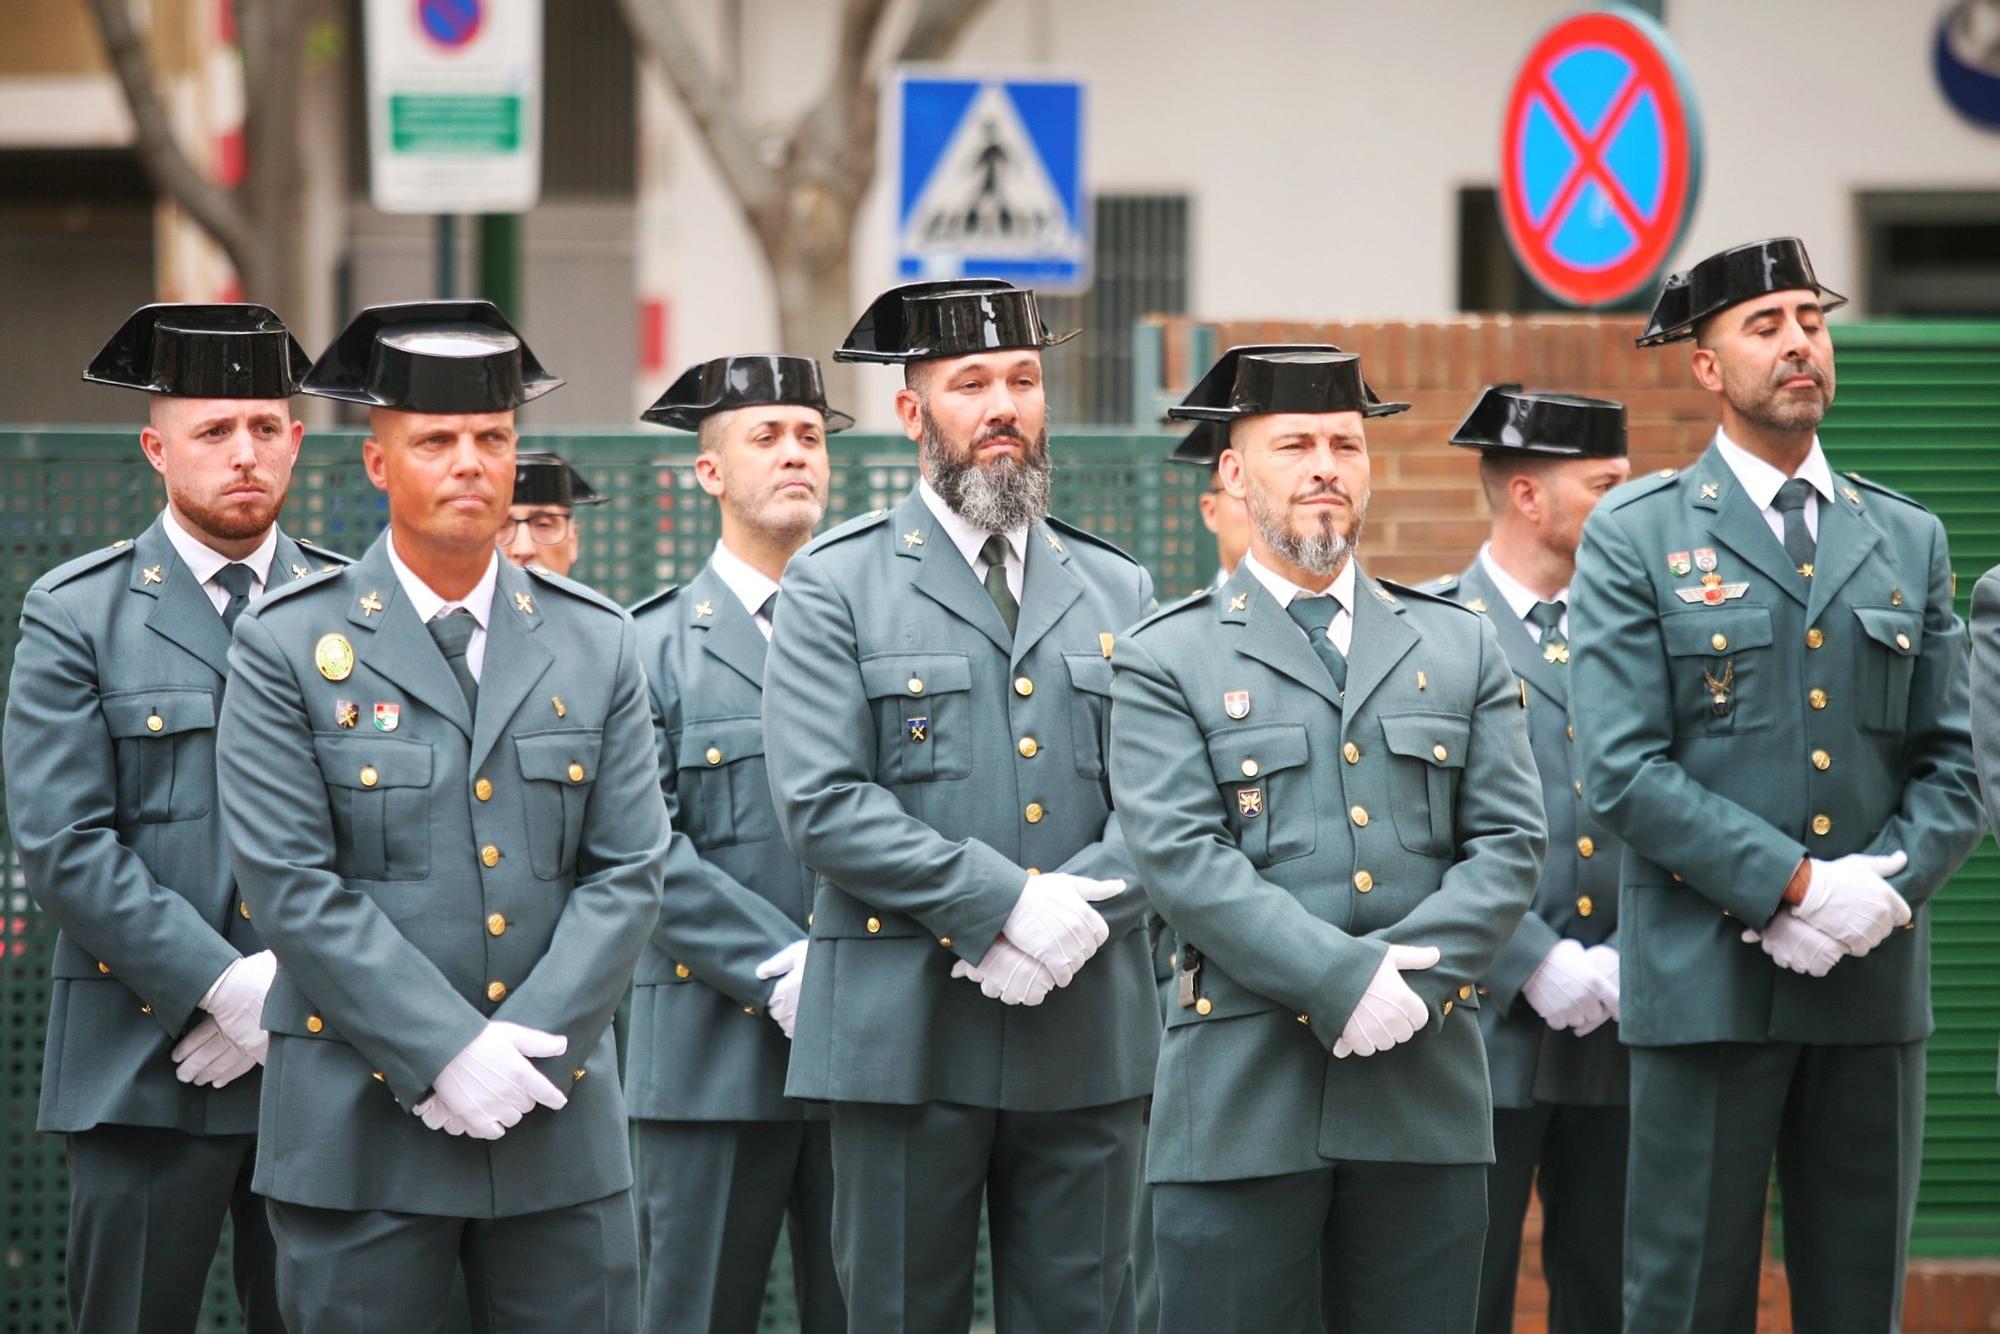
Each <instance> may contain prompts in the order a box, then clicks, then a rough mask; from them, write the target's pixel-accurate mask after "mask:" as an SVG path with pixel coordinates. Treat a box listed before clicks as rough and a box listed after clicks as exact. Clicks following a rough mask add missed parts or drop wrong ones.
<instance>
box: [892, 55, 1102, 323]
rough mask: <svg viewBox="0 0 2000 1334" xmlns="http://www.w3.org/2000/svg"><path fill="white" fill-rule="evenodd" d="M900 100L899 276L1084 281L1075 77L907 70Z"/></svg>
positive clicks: (1086, 242)
mask: <svg viewBox="0 0 2000 1334" xmlns="http://www.w3.org/2000/svg"><path fill="white" fill-rule="evenodd" d="M896 107H897V111H898V113H899V114H898V131H897V139H898V143H897V154H896V156H897V165H898V168H899V171H898V175H897V186H896V272H897V274H898V276H900V277H902V278H905V279H924V278H1005V279H1007V280H1008V281H1010V282H1015V283H1020V284H1021V285H1023V286H1032V287H1040V288H1070V289H1075V288H1081V287H1084V286H1087V285H1088V284H1089V281H1090V196H1089V193H1088V191H1087V190H1086V188H1085V183H1084V177H1083V111H1084V88H1083V84H1082V83H1081V82H1079V81H1077V80H1074V79H997V78H995V79H979V78H966V77H963V76H959V77H948V76H943V75H932V74H924V73H917V72H906V73H904V74H903V75H902V76H901V77H900V78H899V79H898V81H897V84H896Z"/></svg>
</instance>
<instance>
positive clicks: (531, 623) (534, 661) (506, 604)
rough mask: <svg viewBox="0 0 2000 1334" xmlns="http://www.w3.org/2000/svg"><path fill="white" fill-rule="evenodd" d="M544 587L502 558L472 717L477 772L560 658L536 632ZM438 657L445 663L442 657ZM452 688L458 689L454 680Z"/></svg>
mask: <svg viewBox="0 0 2000 1334" xmlns="http://www.w3.org/2000/svg"><path fill="white" fill-rule="evenodd" d="M541 591H542V589H541V586H540V585H539V584H538V583H536V582H535V580H534V578H533V577H532V576H531V575H528V574H526V573H524V572H522V571H521V570H520V569H518V568H516V566H515V565H514V563H513V562H512V561H505V560H503V561H501V562H500V578H499V581H498V583H497V584H496V586H495V587H494V590H493V614H492V616H491V617H490V618H489V619H490V623H489V624H488V625H487V627H486V660H485V663H484V664H483V665H482V666H481V667H480V670H479V708H478V709H477V710H476V711H475V712H474V714H473V719H472V756H471V759H470V761H469V762H470V764H471V766H472V771H473V772H474V773H477V772H478V771H479V768H480V766H481V765H483V764H485V763H486V757H487V756H488V755H491V754H492V753H493V747H494V746H496V745H498V744H499V742H500V734H501V733H502V732H504V731H506V730H507V724H508V722H509V721H511V720H512V718H513V717H514V711H515V710H517V709H519V708H520V707H521V701H523V700H525V699H526V698H527V697H528V692H529V691H531V690H533V689H534V688H535V683H536V682H537V681H539V680H541V679H542V676H543V675H544V674H545V673H546V672H547V671H548V670H549V667H550V665H551V664H552V663H554V662H555V660H556V655H555V654H553V653H551V652H550V651H549V650H548V647H547V646H546V645H544V644H543V643H542V642H541V640H540V638H539V637H538V636H537V635H536V633H535V632H536V631H537V630H539V629H540V628H541V625H542V611H541V608H540V607H538V606H537V605H536V604H535V595H536V594H538V593H540V592H541ZM425 634H426V635H428V634H429V631H426V632H425ZM438 661H439V662H443V661H444V658H443V656H442V655H440V656H439V658H438ZM446 674H447V675H449V669H447V673H446ZM453 689H457V685H456V683H455V682H454V684H453ZM461 698H462V697H461Z"/></svg>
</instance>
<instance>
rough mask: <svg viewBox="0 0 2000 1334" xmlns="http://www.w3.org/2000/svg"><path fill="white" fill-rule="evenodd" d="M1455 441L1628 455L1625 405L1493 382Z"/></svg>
mask: <svg viewBox="0 0 2000 1334" xmlns="http://www.w3.org/2000/svg"><path fill="white" fill-rule="evenodd" d="M1451 443H1452V444H1454V445H1458V446H1460V447H1461V448H1464V449H1477V450H1479V451H1481V452H1482V453H1488V454H1524V455H1533V456H1535V457H1537V458H1552V459H1622V458H1624V457H1625V455H1626V452H1627V451H1626V446H1625V405H1624V404H1623V403H1614V402H1612V401H1611V400H1610V399H1608V398H1585V397H1583V396H1582V395H1580V394H1549V393H1543V392H1542V391H1541V390H1539V389H1523V388H1521V386H1520V385H1518V384H1496V385H1490V386H1488V388H1487V390H1486V392H1485V393H1483V394H1481V395H1480V396H1479V401H1478V402H1477V403H1474V404H1473V405H1472V411H1471V412H1468V413H1466V414H1465V420H1464V421H1462V422H1460V423H1459V424H1458V429H1457V430H1456V431H1453V432H1452V433H1451Z"/></svg>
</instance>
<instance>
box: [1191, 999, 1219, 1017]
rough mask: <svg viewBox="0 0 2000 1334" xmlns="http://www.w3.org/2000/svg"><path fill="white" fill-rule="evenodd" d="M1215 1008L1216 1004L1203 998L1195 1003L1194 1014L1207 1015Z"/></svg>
mask: <svg viewBox="0 0 2000 1334" xmlns="http://www.w3.org/2000/svg"><path fill="white" fill-rule="evenodd" d="M1214 1008H1215V1002H1214V1001H1212V1000H1210V999H1209V998H1208V997H1206V996H1203V997H1202V998H1201V999H1200V1000H1198V1001H1196V1002H1195V1003H1194V1012H1195V1013H1196V1014H1207V1013H1208V1012H1209V1011H1210V1010H1213V1009H1214Z"/></svg>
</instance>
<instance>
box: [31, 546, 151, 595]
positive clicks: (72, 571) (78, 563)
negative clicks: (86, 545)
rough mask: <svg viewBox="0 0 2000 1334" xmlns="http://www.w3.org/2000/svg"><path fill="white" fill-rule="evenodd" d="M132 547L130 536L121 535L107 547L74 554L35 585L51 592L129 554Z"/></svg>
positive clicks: (45, 591) (36, 581)
mask: <svg viewBox="0 0 2000 1334" xmlns="http://www.w3.org/2000/svg"><path fill="white" fill-rule="evenodd" d="M134 549H135V548H134V544H133V542H132V539H131V538H129V537H121V538H119V539H118V540H117V541H116V542H113V543H112V544H111V545H110V546H108V547H99V548H98V549H97V550H95V551H86V552H84V553H83V554H82V555H81V556H75V557H72V558H71V559H69V560H66V561H64V562H63V563H62V564H60V565H58V566H56V567H55V568H54V569H53V570H50V571H49V572H48V573H47V574H44V575H43V576H42V577H41V578H39V579H37V580H35V587H36V588H39V589H41V590H42V591H43V592H44V593H47V592H51V591H53V590H55V589H57V588H60V587H62V586H63V585H64V584H66V583H68V582H69V581H70V580H72V579H74V578H76V577H77V576H78V575H82V574H88V573H90V572H91V571H92V570H95V569H97V568H98V567H100V566H104V565H109V564H110V563H111V562H112V561H114V560H117V559H118V558H119V557H121V556H129V555H131V554H132V552H133V550H134Z"/></svg>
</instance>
